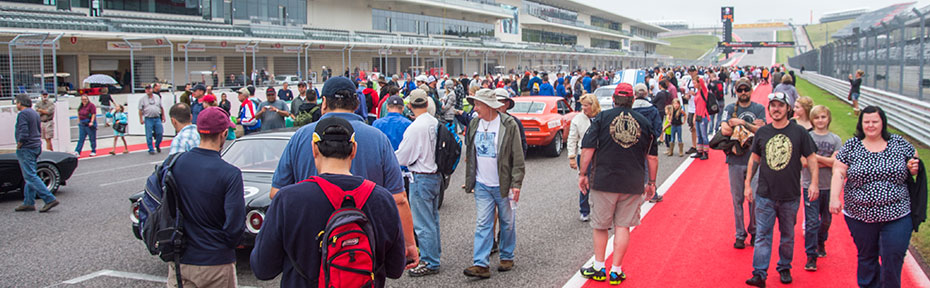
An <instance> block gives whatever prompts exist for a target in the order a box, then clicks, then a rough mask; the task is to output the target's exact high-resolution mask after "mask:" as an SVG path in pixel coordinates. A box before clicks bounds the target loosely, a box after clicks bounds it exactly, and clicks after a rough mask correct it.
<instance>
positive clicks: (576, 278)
mask: <svg viewBox="0 0 930 288" xmlns="http://www.w3.org/2000/svg"><path fill="white" fill-rule="evenodd" d="M691 162H694V158H691V157H688V159H686V160H685V161H684V162H682V163H681V165H678V168H677V169H675V172H672V175H671V176H668V178H667V179H665V182H662V186H660V187H659V190H657V191H656V193H658V194H660V195H665V193H667V192H668V189H670V188H672V185H674V184H675V182H676V181H677V180H678V177H681V174H684V173H685V170H687V169H688V166H691ZM655 205H656V204H655V203H649V202H648V201H647V202H646V203H643V206H642V212H641V214H640V216H639V218H640V219H642V218H643V217H646V214H648V213H649V211H650V210H652V207H653V206H655ZM633 229H636V227H632V228H630V231H631V232H632V231H633ZM613 252H614V236H613V235H611V236H610V239H608V240H607V250H606V251H605V253H604V255H605V256H609V255H610V254H611V253H613ZM593 264H594V256H591V259H588V262H585V264H584V266H583V267H587V266H591V265H593ZM587 281H588V279H587V278H584V277H583V276H581V272H580V271H576V272H575V275H573V276H572V278H571V279H568V282H566V283H565V285H563V286H562V288H576V287H581V286H584V284H585V282H587Z"/></svg>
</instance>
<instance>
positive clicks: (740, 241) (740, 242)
mask: <svg viewBox="0 0 930 288" xmlns="http://www.w3.org/2000/svg"><path fill="white" fill-rule="evenodd" d="M733 248H736V249H743V248H746V239H739V238H736V242H734V243H733Z"/></svg>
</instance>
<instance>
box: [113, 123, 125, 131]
mask: <svg viewBox="0 0 930 288" xmlns="http://www.w3.org/2000/svg"><path fill="white" fill-rule="evenodd" d="M113 130H116V132H119V133H126V123H120V122H119V121H116V123H113Z"/></svg>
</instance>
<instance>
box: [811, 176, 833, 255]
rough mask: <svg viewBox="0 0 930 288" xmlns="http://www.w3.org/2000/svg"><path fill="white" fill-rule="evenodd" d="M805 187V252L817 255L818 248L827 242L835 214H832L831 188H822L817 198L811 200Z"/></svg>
mask: <svg viewBox="0 0 930 288" xmlns="http://www.w3.org/2000/svg"><path fill="white" fill-rule="evenodd" d="M808 199H809V198H808V197H807V188H804V253H805V254H807V256H816V255H817V248H819V247H823V244H824V243H825V242H827V233H828V232H829V231H830V223H832V222H833V214H830V189H827V190H820V196H819V197H817V200H814V201H810V200H808Z"/></svg>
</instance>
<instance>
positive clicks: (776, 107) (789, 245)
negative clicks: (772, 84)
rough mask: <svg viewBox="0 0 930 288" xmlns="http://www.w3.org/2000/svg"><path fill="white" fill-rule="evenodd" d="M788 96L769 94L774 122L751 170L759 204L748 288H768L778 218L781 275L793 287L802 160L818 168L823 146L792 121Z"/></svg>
mask: <svg viewBox="0 0 930 288" xmlns="http://www.w3.org/2000/svg"><path fill="white" fill-rule="evenodd" d="M788 107H789V106H788V97H787V96H785V94H784V93H780V92H779V93H774V94H770V95H769V114H770V115H771V116H772V120H773V122H772V123H771V124H768V125H765V126H763V127H762V128H759V130H758V131H756V135H755V139H754V140H753V142H752V155H751V156H750V158H749V164H748V165H747V168H748V169H747V171H746V180H745V184H744V185H745V186H744V187H745V189H744V192H743V195H744V196H745V197H746V199H749V201H750V202H754V203H755V205H756V211H755V213H756V243H755V251H753V257H752V268H753V271H752V275H753V276H752V278H750V279H749V280H746V284H748V285H752V286H757V287H765V278H766V276H767V270H768V268H769V262H770V260H771V256H772V231H773V230H774V226H775V219H776V218H777V219H778V231H780V232H781V243H779V245H778V256H779V260H778V266H777V267H776V270H777V271H778V274H779V276H780V280H781V282H782V283H785V284H788V283H791V259H792V256H793V255H792V254H793V253H794V224H795V222H796V221H797V217H798V203H799V200H800V199H801V157H805V158H806V159H807V165H808V167H817V165H818V164H817V159H816V157H810V156H811V155H813V154H814V152H817V146H816V145H815V144H814V141H813V140H812V139H811V136H810V134H808V132H807V130H806V129H804V128H803V127H801V126H800V125H798V124H797V123H794V122H789V121H788V117H787V115H788V111H789V110H790V108H788ZM755 163H759V184H758V188H757V190H756V195H755V196H757V197H755V199H753V198H754V197H753V193H752V188H750V180H751V179H752V175H753V173H754V172H755V171H753V170H754V168H755V167H753V166H754V165H755ZM815 170H817V169H812V170H811V186H810V187H811V189H809V190H810V191H811V192H809V193H808V194H809V195H808V196H809V197H810V200H811V201H814V200H816V199H817V197H818V196H819V195H818V194H819V192H818V191H819V190H818V189H819V188H818V186H817V185H815V184H817V177H818V176H817V171H815Z"/></svg>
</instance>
